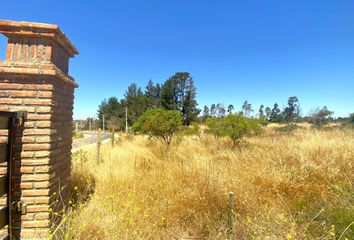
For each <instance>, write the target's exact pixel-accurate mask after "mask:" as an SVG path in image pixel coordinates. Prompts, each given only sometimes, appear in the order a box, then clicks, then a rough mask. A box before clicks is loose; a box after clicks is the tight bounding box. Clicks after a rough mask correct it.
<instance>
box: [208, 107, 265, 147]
mask: <svg viewBox="0 0 354 240" xmlns="http://www.w3.org/2000/svg"><path fill="white" fill-rule="evenodd" d="M207 127H208V130H207V132H208V133H211V134H213V135H214V136H215V137H216V138H218V137H228V138H229V139H230V140H231V141H232V142H233V144H234V146H235V145H237V144H238V142H239V141H240V140H241V139H242V138H244V137H245V136H248V135H250V134H252V133H259V132H260V131H261V129H262V128H261V125H260V122H259V121H258V120H257V119H251V118H246V117H244V116H243V115H242V114H229V115H228V116H226V117H225V118H210V119H208V120H207Z"/></svg>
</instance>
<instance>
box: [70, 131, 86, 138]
mask: <svg viewBox="0 0 354 240" xmlns="http://www.w3.org/2000/svg"><path fill="white" fill-rule="evenodd" d="M71 137H72V139H80V138H83V137H84V134H83V133H81V132H75V131H73V132H72V133H71Z"/></svg>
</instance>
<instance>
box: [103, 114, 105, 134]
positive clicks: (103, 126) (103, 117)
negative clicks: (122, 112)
mask: <svg viewBox="0 0 354 240" xmlns="http://www.w3.org/2000/svg"><path fill="white" fill-rule="evenodd" d="M104 131H105V126H104V114H103V133H104Z"/></svg>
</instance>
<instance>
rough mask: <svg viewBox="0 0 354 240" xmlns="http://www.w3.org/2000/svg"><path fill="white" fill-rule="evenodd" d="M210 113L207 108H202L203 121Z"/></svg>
mask: <svg viewBox="0 0 354 240" xmlns="http://www.w3.org/2000/svg"><path fill="white" fill-rule="evenodd" d="M209 113H210V111H209V107H208V106H207V105H205V106H204V110H203V119H204V120H205V119H207V118H208V117H209V116H210V115H209Z"/></svg>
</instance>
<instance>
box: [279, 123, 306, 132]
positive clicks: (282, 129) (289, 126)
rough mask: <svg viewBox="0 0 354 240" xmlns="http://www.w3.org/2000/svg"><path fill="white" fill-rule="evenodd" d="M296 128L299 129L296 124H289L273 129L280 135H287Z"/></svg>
mask: <svg viewBox="0 0 354 240" xmlns="http://www.w3.org/2000/svg"><path fill="white" fill-rule="evenodd" d="M298 128H300V127H299V126H298V125H297V124H295V123H289V124H286V125H285V126H281V127H277V128H275V131H277V132H280V133H288V134H289V133H292V132H293V131H295V130H296V129H298Z"/></svg>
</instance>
